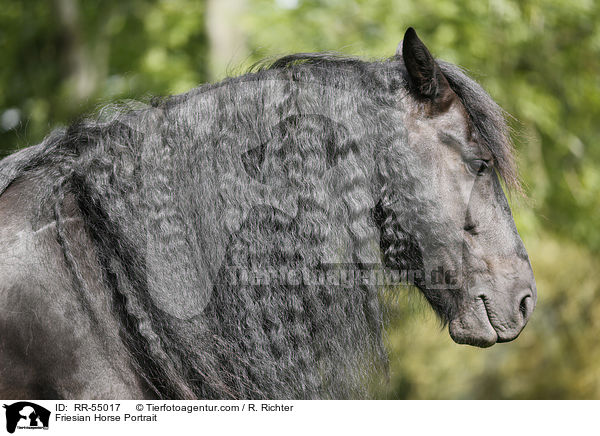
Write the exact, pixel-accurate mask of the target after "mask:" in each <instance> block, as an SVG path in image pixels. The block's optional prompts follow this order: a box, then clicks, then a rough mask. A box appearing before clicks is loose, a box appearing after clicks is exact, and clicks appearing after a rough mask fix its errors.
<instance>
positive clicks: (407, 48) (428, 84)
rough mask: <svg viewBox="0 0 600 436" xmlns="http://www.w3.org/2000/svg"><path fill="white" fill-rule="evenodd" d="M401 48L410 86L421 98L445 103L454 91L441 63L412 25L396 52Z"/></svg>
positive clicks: (436, 102) (440, 103)
mask: <svg viewBox="0 0 600 436" xmlns="http://www.w3.org/2000/svg"><path fill="white" fill-rule="evenodd" d="M400 50H401V51H402V58H403V59H404V65H406V70H407V71H408V77H409V86H410V88H411V89H412V90H413V91H414V92H415V93H416V94H417V95H418V96H419V97H421V98H427V99H430V100H431V101H432V102H433V103H435V104H437V105H445V104H446V103H447V102H448V101H449V100H450V99H451V97H452V94H453V91H452V89H451V88H450V85H449V83H448V81H447V80H446V77H445V76H444V74H443V73H442V70H441V69H440V67H439V65H438V64H437V62H436V61H435V60H434V59H433V56H431V53H430V52H429V50H428V49H427V47H425V44H423V42H422V41H421V40H420V39H419V37H418V36H417V32H415V29H413V28H412V27H409V28H408V29H407V30H406V33H405V34H404V40H403V41H402V42H401V43H400V44H399V45H398V50H397V52H396V53H397V54H399V53H398V52H399V51H400Z"/></svg>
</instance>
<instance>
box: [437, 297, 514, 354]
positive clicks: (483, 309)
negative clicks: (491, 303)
mask: <svg viewBox="0 0 600 436" xmlns="http://www.w3.org/2000/svg"><path fill="white" fill-rule="evenodd" d="M448 329H449V332H450V337H451V338H452V340H453V341H454V342H456V343H457V344H466V345H473V346H476V347H481V348H487V347H491V346H492V345H494V344H495V343H496V342H499V337H498V332H497V331H496V328H495V327H494V325H493V324H492V321H491V320H490V316H489V311H488V308H487V304H486V301H485V299H484V298H481V297H479V298H477V299H475V300H474V304H473V305H472V306H471V307H469V308H468V310H467V311H465V312H463V313H462V314H460V315H458V316H457V317H456V318H454V319H453V320H452V321H450V323H449V325H448ZM500 342H503V341H500Z"/></svg>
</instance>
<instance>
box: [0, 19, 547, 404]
mask: <svg viewBox="0 0 600 436" xmlns="http://www.w3.org/2000/svg"><path fill="white" fill-rule="evenodd" d="M503 184H504V188H503ZM504 189H506V190H507V191H520V187H519V177H518V173H517V169H516V167H515V159H514V152H513V146H512V144H511V140H510V136H509V130H508V128H507V123H506V114H505V112H504V111H503V110H502V109H501V108H500V107H499V106H498V105H497V104H496V103H495V102H494V101H493V99H492V98H491V97H490V96H489V95H488V94H487V93H486V92H485V91H484V89H483V88H482V87H481V86H480V85H479V84H477V83H476V82H475V81H474V80H473V79H471V78H470V77H469V76H468V75H467V74H466V73H465V72H464V71H463V70H462V69H461V68H459V67H457V66H455V65H453V64H451V63H447V62H444V61H442V60H436V59H434V58H433V56H432V55H431V53H430V51H429V50H428V49H427V47H426V46H425V45H424V43H423V42H422V41H421V40H420V39H419V37H418V36H417V34H416V32H415V31H414V29H412V28H409V29H408V30H407V31H406V33H405V35H404V39H403V41H402V43H401V44H400V45H399V46H398V49H397V50H396V53H395V54H394V55H393V56H392V57H390V58H387V59H383V60H372V61H366V60H361V59H358V58H354V57H348V56H342V55H337V54H323V53H299V54H295V55H288V56H285V57H283V58H280V59H277V60H275V61H269V62H265V63H262V64H259V65H258V66H256V67H255V68H253V69H251V70H250V71H249V72H248V73H246V74H244V75H241V76H239V77H230V78H226V79H225V80H223V81H222V82H220V83H216V84H205V85H202V86H200V87H199V88H196V89H193V90H191V91H189V92H187V93H184V94H181V95H176V96H171V97H166V98H155V99H152V100H151V101H149V102H148V103H147V104H146V103H139V104H136V105H133V104H121V105H115V106H109V107H107V108H106V109H105V110H103V111H102V112H101V113H100V114H99V115H98V116H96V117H90V118H85V119H81V120H79V121H77V122H74V123H73V124H72V125H70V126H69V127H67V128H61V129H57V130H54V131H53V132H52V133H50V134H49V136H47V137H46V138H45V139H44V140H43V142H42V143H40V144H38V145H36V146H32V147H29V148H25V149H23V150H21V151H18V152H16V153H14V154H12V155H10V156H8V157H6V158H4V159H3V160H2V161H1V162H0V330H1V331H2V335H1V336H0V397H3V398H38V399H142V398H154V399H199V398H203V399H265V398H270V399H318V398H325V399H327V398H368V397H369V389H368V381H369V380H370V379H371V377H373V376H374V375H376V376H381V377H383V378H385V373H386V371H387V367H388V355H387V352H386V350H385V344H384V328H385V323H386V319H387V315H386V313H387V312H386V311H385V298H384V294H385V293H386V292H390V289H392V290H394V289H396V290H397V289H398V287H397V286H396V285H398V284H408V285H413V286H415V287H416V288H418V289H419V290H420V291H421V292H422V294H423V295H424V297H425V299H426V300H427V301H428V303H429V305H430V306H431V307H432V308H433V310H434V311H435V313H436V314H437V315H438V317H439V319H440V320H441V323H442V324H443V325H447V326H448V329H449V333H450V336H451V337H452V339H453V340H454V341H455V342H457V343H458V344H469V345H473V346H478V347H488V346H491V345H493V344H495V343H497V342H507V341H511V340H513V339H515V338H516V337H517V336H518V335H519V333H520V332H521V330H522V329H523V327H524V326H525V324H526V323H527V320H528V319H529V317H530V316H531V313H532V311H533V309H534V307H535V303H536V299H537V290H536V285H535V280H534V277H533V272H532V269H531V265H530V262H529V258H528V255H527V252H526V250H525V248H524V245H523V242H522V240H521V238H520V236H519V234H518V232H517V229H516V226H515V224H514V221H513V218H512V215H511V210H510V208H509V205H508V202H507V197H506V194H505V192H504ZM400 288H402V289H403V288H404V287H402V286H401V287H400Z"/></svg>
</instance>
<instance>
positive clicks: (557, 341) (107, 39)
mask: <svg viewBox="0 0 600 436" xmlns="http://www.w3.org/2000/svg"><path fill="white" fill-rule="evenodd" d="M212 1H218V0H212ZM206 3H207V2H206V1H202V2H192V1H185V0H154V1H144V0H132V1H128V2H122V1H117V0H107V1H104V2H102V3H97V2H77V1H76V0H54V1H47V0H44V1H42V0H30V1H28V2H19V1H16V0H13V1H11V0H0V50H1V52H2V55H3V56H2V60H3V67H2V68H1V69H0V155H2V154H3V153H5V152H7V151H9V150H14V149H15V148H17V147H22V146H26V145H31V144H34V143H37V142H39V141H40V140H41V139H42V138H43V136H44V135H46V134H47V133H48V132H49V130H50V129H51V128H52V127H54V126H57V125H61V124H62V125H64V124H66V123H68V122H70V121H71V120H73V119H74V118H75V117H77V116H79V115H81V114H83V113H85V112H89V111H91V110H93V109H94V108H95V107H97V106H100V105H102V104H103V103H106V102H108V101H114V100H115V99H126V98H146V97H147V96H149V95H152V94H158V95H162V94H169V93H178V92H182V91H185V90H187V89H189V88H191V87H193V86H195V85H196V84H199V83H201V82H202V81H204V80H207V78H208V77H222V76H224V75H225V74H226V71H209V67H208V65H211V62H209V57H210V56H220V57H221V58H224V60H225V61H224V62H217V63H215V64H219V65H227V59H228V58H229V59H232V58H233V57H234V53H210V52H209V46H210V45H209V41H210V36H211V35H208V34H207V33H208V30H209V27H210V26H206V25H205V21H206V17H207V13H206V9H207V6H206ZM237 3H239V4H242V3H243V0H239V1H237ZM245 3H246V7H245V9H244V10H243V11H241V12H240V16H241V18H240V21H239V22H235V23H222V24H223V25H224V26H230V28H231V29H235V30H236V31H238V30H239V29H240V28H241V29H243V33H244V34H245V41H243V43H242V42H241V45H242V46H244V47H246V49H247V50H248V53H249V54H248V56H247V59H246V61H245V62H244V63H243V65H241V66H240V67H239V68H238V69H236V71H243V69H244V68H246V67H248V66H249V65H251V64H252V63H253V62H255V61H258V60H260V59H262V58H264V57H267V56H268V57H271V56H277V55H282V54H286V53H289V52H297V51H332V50H333V51H340V52H343V53H347V54H355V55H359V56H363V57H367V58H381V57H389V56H391V55H393V54H394V52H395V49H396V46H397V44H398V42H399V41H400V40H401V38H402V35H403V33H404V31H405V29H406V28H407V27H408V26H413V27H415V28H416V30H417V31H418V33H419V35H420V36H421V38H422V39H423V40H424V41H425V43H426V44H427V45H428V46H429V47H430V49H431V50H432V52H433V53H434V55H436V56H437V57H440V58H442V59H445V60H448V61H451V62H454V63H457V64H459V65H462V66H463V67H465V68H466V69H467V70H468V71H469V72H470V73H471V75H473V76H474V77H475V78H476V79H477V80H478V81H479V82H480V83H482V84H483V85H484V87H485V88H486V89H488V91H489V92H490V93H491V94H492V96H493V97H494V98H495V99H496V100H497V101H498V102H499V103H500V104H501V105H502V106H503V107H504V108H505V109H506V110H507V111H508V112H509V113H511V114H512V115H513V116H514V122H513V126H514V129H515V135H514V139H515V142H516V145H517V148H518V151H519V161H520V162H519V163H520V168H521V174H522V177H523V180H524V182H525V185H526V187H527V192H528V195H529V200H524V199H521V198H520V197H517V196H515V197H513V209H514V210H515V218H516V221H517V226H518V228H519V230H520V232H521V234H522V236H523V239H524V241H525V245H526V246H527V248H528V251H529V253H530V257H531V260H532V264H533V267H534V272H535V274H536V278H537V282H538V290H539V302H538V308H537V309H536V312H535V314H534V316H533V318H532V319H531V321H530V323H529V325H528V326H527V328H526V329H525V331H524V332H523V333H522V335H521V337H519V339H518V340H517V341H516V342H513V343H510V344H501V345H496V346H494V347H492V348H491V349H487V350H479V349H474V348H469V347H465V346H458V345H456V344H454V343H452V342H451V339H450V338H449V336H448V333H447V332H446V331H441V330H440V329H439V326H438V324H437V321H436V320H435V319H434V317H433V314H432V312H431V310H430V309H428V308H426V306H425V305H424V303H423V302H422V301H421V298H420V297H419V295H418V294H417V293H414V292H408V291H404V292H401V293H400V294H399V295H398V297H397V298H398V301H397V303H396V304H394V305H393V309H394V316H393V317H392V323H391V325H390V327H389V329H388V330H389V337H388V340H389V346H390V350H391V356H390V361H391V370H392V373H391V376H392V378H391V382H390V385H389V386H388V387H387V388H385V389H383V390H380V391H378V393H377V395H379V396H384V397H393V398H599V397H600V369H599V367H598V365H597V364H596V362H597V361H598V358H600V345H598V343H597V342H598V341H597V336H598V332H599V327H600V325H599V324H598V323H599V322H600V321H599V320H600V316H598V315H600V313H599V312H600V301H599V300H600V285H599V284H598V283H599V278H600V277H599V273H598V271H599V270H600V232H599V231H598V226H599V224H600V166H599V164H600V148H599V147H598V144H599V143H600V124H599V123H597V120H598V119H600V82H599V79H598V78H599V77H600V28H599V26H600V3H598V2H595V1H592V0H520V1H517V0H490V1H480V0H460V1H453V0H402V1H400V0H397V1H396V0H245ZM225 30H227V29H225ZM238 57H239V56H238Z"/></svg>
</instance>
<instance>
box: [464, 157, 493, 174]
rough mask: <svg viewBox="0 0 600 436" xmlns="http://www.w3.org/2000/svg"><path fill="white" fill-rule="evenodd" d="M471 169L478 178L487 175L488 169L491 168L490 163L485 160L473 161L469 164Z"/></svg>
mask: <svg viewBox="0 0 600 436" xmlns="http://www.w3.org/2000/svg"><path fill="white" fill-rule="evenodd" d="M469 167H470V168H471V170H472V171H473V172H474V173H475V174H477V175H478V176H480V175H482V174H485V172H486V171H487V169H488V168H489V167H490V164H489V161H487V160H483V159H473V160H472V161H471V162H469Z"/></svg>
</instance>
